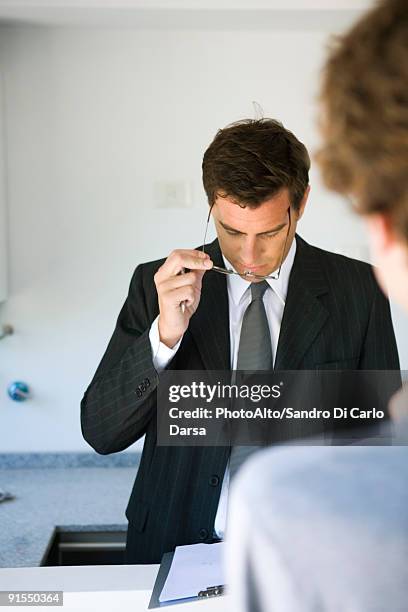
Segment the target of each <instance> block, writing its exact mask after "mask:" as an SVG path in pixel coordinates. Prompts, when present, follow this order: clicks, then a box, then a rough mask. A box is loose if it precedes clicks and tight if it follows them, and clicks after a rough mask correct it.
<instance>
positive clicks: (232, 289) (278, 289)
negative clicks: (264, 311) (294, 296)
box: [222, 239, 296, 305]
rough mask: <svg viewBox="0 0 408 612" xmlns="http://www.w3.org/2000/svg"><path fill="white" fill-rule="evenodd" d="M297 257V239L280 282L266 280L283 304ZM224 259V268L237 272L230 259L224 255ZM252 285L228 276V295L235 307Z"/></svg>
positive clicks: (282, 270) (292, 245) (270, 279)
mask: <svg viewBox="0 0 408 612" xmlns="http://www.w3.org/2000/svg"><path fill="white" fill-rule="evenodd" d="M295 255H296V239H294V240H293V242H292V244H291V247H290V249H289V252H288V254H287V256H286V258H285V261H284V262H283V263H282V267H281V271H280V275H279V278H278V280H273V279H272V278H267V279H265V280H266V282H267V283H268V285H269V286H270V287H271V289H272V290H273V291H274V292H275V293H276V295H277V296H278V298H279V299H280V300H281V302H283V304H285V302H286V296H287V294H288V286H289V277H290V273H291V271H292V266H293V262H294V260H295ZM222 258H223V260H224V266H225V267H226V268H232V270H234V271H235V268H234V267H233V266H232V265H231V264H230V262H229V261H228V259H227V258H226V257H224V255H222ZM250 284H251V283H249V282H248V281H246V280H245V279H243V278H242V277H241V276H238V275H237V274H229V275H228V276H227V287H228V294H229V295H230V296H231V298H232V300H233V302H234V304H235V305H238V304H239V302H240V301H241V299H242V298H243V296H244V293H245V292H246V291H247V290H249V286H250Z"/></svg>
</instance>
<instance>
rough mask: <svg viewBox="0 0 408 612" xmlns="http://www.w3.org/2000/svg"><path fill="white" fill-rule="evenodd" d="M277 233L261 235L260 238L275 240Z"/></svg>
mask: <svg viewBox="0 0 408 612" xmlns="http://www.w3.org/2000/svg"><path fill="white" fill-rule="evenodd" d="M278 233H279V232H273V234H262V238H275V236H277V235H278Z"/></svg>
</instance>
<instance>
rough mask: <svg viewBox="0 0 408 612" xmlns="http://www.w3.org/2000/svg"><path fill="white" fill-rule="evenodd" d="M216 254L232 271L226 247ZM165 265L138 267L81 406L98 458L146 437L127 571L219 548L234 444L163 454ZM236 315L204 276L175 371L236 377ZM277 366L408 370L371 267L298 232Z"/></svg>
mask: <svg viewBox="0 0 408 612" xmlns="http://www.w3.org/2000/svg"><path fill="white" fill-rule="evenodd" d="M208 250H209V253H210V255H211V257H212V259H213V261H214V263H215V264H216V265H222V257H221V253H220V250H219V246H218V242H217V241H214V242H213V243H212V244H211V245H210V247H209V249H208ZM163 262H164V260H158V261H155V262H150V263H147V264H142V265H140V266H138V267H137V268H136V270H135V272H134V274H133V277H132V280H131V283H130V288H129V294H128V297H127V299H126V301H125V303H124V305H123V307H122V309H121V312H120V314H119V317H118V320H117V323H116V327H115V330H114V333H113V335H112V338H111V340H110V342H109V344H108V347H107V349H106V352H105V354H104V355H103V358H102V360H101V363H100V364H99V366H98V368H97V370H96V373H95V375H94V377H93V379H92V381H91V383H90V384H89V386H88V388H87V390H86V391H85V394H84V397H83V399H82V402H81V428H82V433H83V436H84V438H85V439H86V440H87V441H88V442H89V444H90V445H91V446H92V447H93V448H94V449H95V450H96V451H97V452H99V453H102V454H108V453H114V452H118V451H120V450H123V449H125V448H127V447H128V446H130V445H131V444H132V443H134V442H135V441H136V440H138V439H139V438H140V437H142V436H143V435H144V434H146V438H145V443H144V450H143V456H142V459H141V464H140V467H139V469H138V472H137V476H136V480H135V483H134V486H133V489H132V493H131V496H130V500H129V503H128V506H127V508H126V515H127V517H128V519H129V530H128V546H127V561H128V562H129V563H157V562H159V561H160V560H161V557H162V554H163V553H164V552H166V551H169V550H173V549H174V547H175V546H176V545H180V544H191V543H195V542H200V541H210V540H211V537H212V532H213V527H214V519H215V514H216V511H217V507H218V500H219V495H220V490H221V483H222V478H223V475H224V471H225V467H226V464H227V460H228V455H229V448H225V447H214V448H204V447H199V448H193V447H185V448H178V447H173V448H172V447H158V446H156V418H157V415H156V387H157V382H158V376H157V374H156V371H155V370H154V368H153V363H152V355H151V349H150V342H149V337H148V332H149V328H150V325H151V323H152V321H153V320H154V319H155V317H156V316H157V314H158V303H157V294H156V289H155V286H154V280H153V276H154V274H155V272H156V270H157V269H158V268H159V266H160V265H161V264H162V263H163ZM228 316H229V314H228V297H227V284H226V279H225V277H224V276H222V275H221V274H216V273H211V272H209V273H206V274H205V275H204V278H203V285H202V292H201V301H200V305H199V307H198V309H197V311H196V313H195V314H194V315H193V317H192V319H191V321H190V325H189V328H188V330H187V332H186V333H185V334H184V337H183V340H182V343H181V345H180V348H179V350H178V352H177V354H176V355H175V357H174V359H173V360H172V361H171V363H170V364H169V366H168V368H167V369H170V370H172V369H173V370H201V369H203V370H228V369H229V363H230V355H229V321H228ZM275 368H277V369H288V370H289V369H315V368H330V369H357V368H363V369H398V368H399V363H398V355H397V350H396V344H395V338H394V333H393V329H392V323H391V318H390V311H389V305H388V302H387V300H386V299H385V298H384V296H383V295H382V293H381V291H380V290H379V289H378V287H377V284H376V282H375V280H374V276H373V273H372V271H371V268H370V266H368V265H367V264H364V263H361V262H357V261H354V260H351V259H348V258H346V257H342V256H339V255H335V254H332V253H328V252H325V251H321V250H320V249H316V248H314V247H311V246H309V245H308V244H307V243H305V242H304V241H303V240H302V239H301V238H300V237H298V236H297V254H296V259H295V262H294V265H293V269H292V273H291V277H290V281H289V288H288V296H287V300H286V307H285V311H284V315H283V320H282V326H281V332H280V337H279V344H278V348H277V355H276V363H275ZM102 501H103V500H101V503H102Z"/></svg>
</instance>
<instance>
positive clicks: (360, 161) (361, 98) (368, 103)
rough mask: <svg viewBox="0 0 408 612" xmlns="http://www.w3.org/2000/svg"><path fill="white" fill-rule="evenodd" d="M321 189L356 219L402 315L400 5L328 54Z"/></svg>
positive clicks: (407, 51) (376, 14)
mask: <svg viewBox="0 0 408 612" xmlns="http://www.w3.org/2000/svg"><path fill="white" fill-rule="evenodd" d="M321 111H322V119H321V132H322V135H323V146H322V148H321V150H320V151H319V153H318V155H317V160H318V162H319V164H320V168H321V171H322V174H323V179H324V181H325V183H326V185H327V186H328V187H329V188H330V189H332V190H334V191H337V192H338V193H341V194H344V195H346V196H349V197H350V198H352V201H353V203H354V205H355V208H356V209H357V211H358V212H360V213H362V214H363V215H364V219H365V221H366V225H367V227H368V232H369V235H370V241H371V247H372V253H373V255H374V258H375V263H376V264H377V266H378V268H377V276H378V280H379V282H380V284H381V286H382V287H383V288H384V289H387V290H388V291H389V292H390V295H391V297H393V298H394V299H395V300H396V301H398V302H399V303H400V304H401V305H402V306H403V307H404V308H405V309H407V310H408V3H407V1H406V0H385V1H382V2H380V3H379V4H378V5H377V6H376V8H375V9H374V10H372V11H371V12H370V13H369V14H368V15H366V16H365V17H364V18H363V19H361V20H360V21H359V23H357V25H356V26H355V27H354V28H352V30H351V31H350V32H348V33H347V34H346V35H345V36H343V37H342V38H341V39H340V40H339V41H338V44H337V45H336V46H335V47H334V48H333V49H332V51H331V53H330V55H329V58H328V60H327V62H326V65H325V68H324V74H323V83H322V88H321Z"/></svg>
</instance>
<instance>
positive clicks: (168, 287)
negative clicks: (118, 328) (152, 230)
mask: <svg viewBox="0 0 408 612" xmlns="http://www.w3.org/2000/svg"><path fill="white" fill-rule="evenodd" d="M212 265H213V263H212V261H211V259H210V257H209V255H207V254H206V253H203V252H202V251H195V250H193V249H191V250H187V249H184V250H183V249H177V250H175V251H173V252H172V253H170V255H169V256H168V258H167V259H166V261H165V262H164V264H163V265H162V266H161V267H160V268H159V269H158V270H157V272H156V274H155V275H154V282H155V285H156V289H157V295H158V298H159V310H160V315H159V335H160V341H161V342H163V344H165V345H166V346H168V347H170V348H173V346H174V345H175V344H177V342H178V341H179V340H180V338H181V337H182V335H183V334H184V332H185V331H186V329H187V327H188V324H189V321H190V318H191V316H192V315H193V314H194V313H195V311H196V310H197V307H198V304H199V303H200V296H201V283H202V280H203V275H204V273H205V271H206V270H210V269H211V268H212ZM185 269H187V270H189V271H188V272H186V273H185V274H182V272H183V270H185ZM182 302H184V303H185V308H184V312H183V311H182V309H181V307H180V304H181V303H182Z"/></svg>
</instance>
